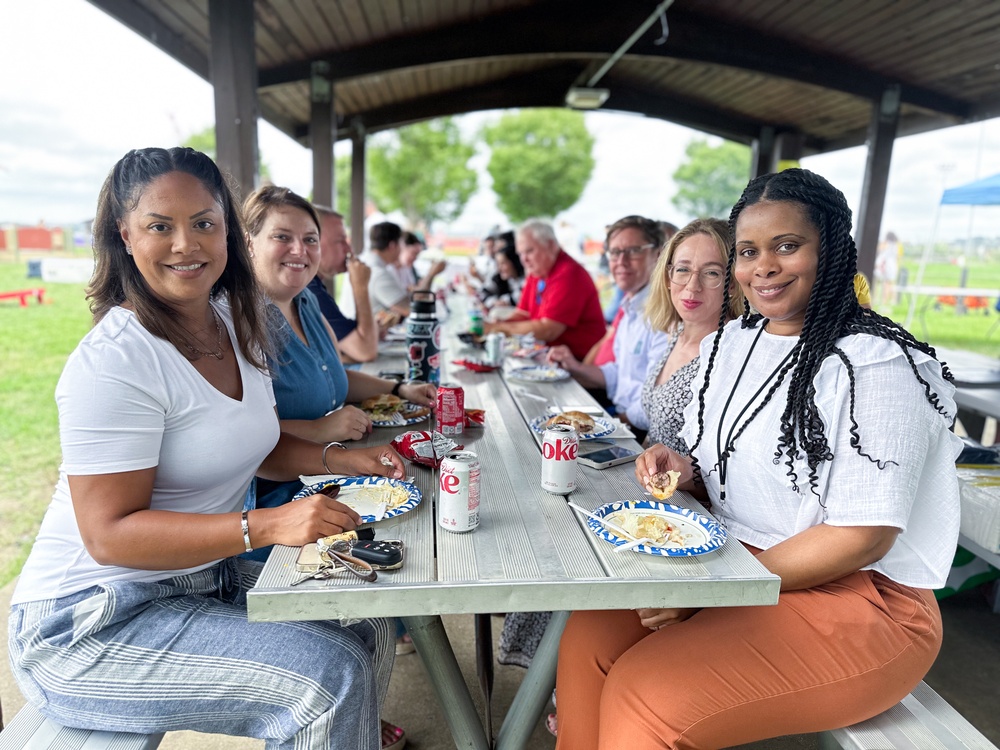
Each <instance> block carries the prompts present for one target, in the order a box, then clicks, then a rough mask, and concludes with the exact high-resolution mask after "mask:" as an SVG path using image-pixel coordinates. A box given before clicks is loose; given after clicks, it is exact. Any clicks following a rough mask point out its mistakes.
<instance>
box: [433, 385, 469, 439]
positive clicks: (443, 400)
mask: <svg viewBox="0 0 1000 750" xmlns="http://www.w3.org/2000/svg"><path fill="white" fill-rule="evenodd" d="M435 419H436V423H437V428H436V429H437V431H438V432H440V433H441V434H442V435H461V434H462V430H464V429H465V391H464V390H462V386H460V385H459V384H458V383H441V385H439V386H438V391H437V411H436V416H435Z"/></svg>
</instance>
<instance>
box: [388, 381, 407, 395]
mask: <svg viewBox="0 0 1000 750" xmlns="http://www.w3.org/2000/svg"><path fill="white" fill-rule="evenodd" d="M403 384H404V381H402V380H397V381H396V385H394V386H393V387H392V390H391V391H389V393H391V394H392V395H393V396H398V395H399V389H400V388H401V387H402V386H403Z"/></svg>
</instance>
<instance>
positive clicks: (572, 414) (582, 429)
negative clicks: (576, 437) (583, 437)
mask: <svg viewBox="0 0 1000 750" xmlns="http://www.w3.org/2000/svg"><path fill="white" fill-rule="evenodd" d="M557 424H565V425H569V426H570V427H572V428H573V429H574V430H576V431H577V432H578V433H581V434H585V433H588V432H593V431H594V427H595V423H594V418H593V417H592V416H590V415H589V414H585V413H583V412H582V411H564V412H563V413H562V414H556V415H555V416H554V417H552V418H551V419H549V420H548V421H547V422H546V423H545V426H546V427H552V426H553V425H557Z"/></svg>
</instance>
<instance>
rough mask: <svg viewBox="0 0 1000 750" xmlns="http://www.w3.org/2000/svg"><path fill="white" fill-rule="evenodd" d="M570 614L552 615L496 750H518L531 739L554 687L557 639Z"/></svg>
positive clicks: (501, 728)
mask: <svg viewBox="0 0 1000 750" xmlns="http://www.w3.org/2000/svg"><path fill="white" fill-rule="evenodd" d="M569 614H570V613H569V612H553V613H552V619H551V620H549V624H548V626H547V627H546V628H545V635H543V636H542V640H541V643H539V644H538V650H537V651H535V657H534V658H533V659H532V660H531V666H530V667H529V668H528V672H527V674H525V675H524V679H523V680H522V681H521V685H520V687H519V688H518V689H517V695H515V696H514V702H513V703H511V704H510V710H509V711H508V712H507V716H506V718H505V719H504V721H503V726H501V727H500V733H499V734H498V735H497V743H496V747H497V750H520V748H523V747H524V746H525V745H526V744H527V742H528V738H529V737H531V731H532V730H533V729H534V728H535V722H537V721H538V717H539V716H540V715H541V713H542V710H543V709H544V708H545V704H546V702H547V701H548V699H549V696H550V695H552V689H553V688H554V687H555V686H556V662H557V660H558V657H559V639H560V638H561V637H562V632H563V629H564V628H565V627H566V621H567V620H568V619H569Z"/></svg>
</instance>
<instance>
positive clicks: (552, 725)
mask: <svg viewBox="0 0 1000 750" xmlns="http://www.w3.org/2000/svg"><path fill="white" fill-rule="evenodd" d="M545 728H546V729H548V730H549V734H551V735H552V736H553V737H556V736H558V735H557V734H556V732H557V730H558V729H559V726H558V723H557V720H556V715H555V714H549V715H548V716H546V717H545Z"/></svg>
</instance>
